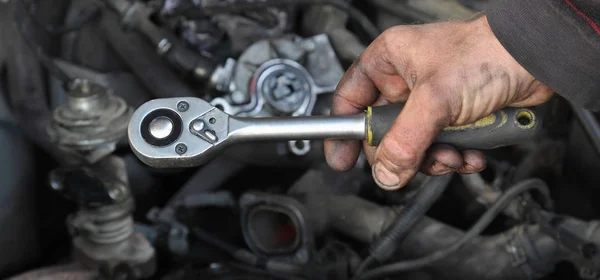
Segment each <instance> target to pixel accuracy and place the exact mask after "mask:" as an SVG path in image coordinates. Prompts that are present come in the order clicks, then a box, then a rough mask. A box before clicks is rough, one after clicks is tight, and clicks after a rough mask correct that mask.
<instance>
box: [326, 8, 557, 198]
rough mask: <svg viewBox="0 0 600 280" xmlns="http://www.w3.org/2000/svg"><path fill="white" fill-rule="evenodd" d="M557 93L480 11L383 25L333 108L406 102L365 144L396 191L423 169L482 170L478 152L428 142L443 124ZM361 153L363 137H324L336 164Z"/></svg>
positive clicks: (344, 110)
mask: <svg viewBox="0 0 600 280" xmlns="http://www.w3.org/2000/svg"><path fill="white" fill-rule="evenodd" d="M552 93H553V91H552V90H551V89H550V88H548V87H547V86H545V85H544V84H542V83H541V82H539V81H537V80H536V79H535V78H534V77H533V76H531V74H529V73H528V72H527V71H526V70H525V69H524V68H523V67H522V66H521V65H519V63H518V62H517V61H516V60H515V59H514V58H513V57H511V55H510V54H509V53H508V52H507V51H506V50H505V49H504V48H503V47H502V45H501V44H500V42H499V41H498V40H497V39H496V37H495V36H494V34H493V32H492V30H491V29H490V27H489V25H488V22H487V18H486V17H485V16H480V17H478V18H475V19H472V20H469V21H460V22H444V23H434V24H427V25H420V26H397V27H393V28H390V29H388V30H386V31H385V32H384V33H382V34H381V35H380V36H379V37H378V38H377V39H376V40H375V41H374V42H373V43H372V44H371V45H370V46H369V47H368V48H367V49H366V50H365V51H364V53H363V54H362V55H361V57H360V58H359V59H358V60H357V61H356V62H355V63H354V64H353V65H352V66H351V67H350V69H349V70H348V71H347V72H346V74H345V75H344V77H343V78H342V80H341V81H340V84H339V85H338V88H337V90H336V93H335V95H334V99H333V107H332V114H335V115H345V114H354V113H358V112H362V111H364V109H365V108H366V107H367V106H370V105H373V106H379V105H385V104H388V103H396V102H406V105H405V107H404V109H403V110H402V113H401V114H400V115H399V116H398V118H397V119H396V121H395V123H394V125H393V126H392V128H391V129H390V131H389V132H388V133H387V135H386V136H385V137H384V139H383V141H382V142H381V144H380V145H379V146H378V147H377V148H374V147H369V146H367V145H366V143H363V149H364V151H365V154H366V156H367V159H368V160H369V163H370V164H371V166H372V169H373V175H374V177H375V181H376V182H377V184H378V185H379V186H380V187H382V188H383V189H386V190H395V189H398V188H401V187H402V186H404V185H405V184H406V183H407V182H408V181H409V180H410V179H411V178H412V177H413V176H414V175H415V173H416V172H417V171H418V170H420V171H421V172H423V173H425V174H428V175H443V174H447V173H449V172H455V171H456V172H460V173H473V172H479V171H481V170H483V169H484V168H485V165H486V162H485V158H484V156H483V154H482V153H481V152H479V151H476V150H463V151H457V150H456V149H453V148H452V147H449V146H447V145H436V146H431V145H432V142H433V140H434V139H435V138H436V136H437V135H438V133H439V132H440V131H441V130H442V129H443V128H444V127H446V126H449V125H465V124H469V123H472V122H474V121H476V120H478V119H480V118H482V117H485V116H487V115H489V114H491V113H493V112H494V111H497V110H499V109H502V108H504V107H506V106H515V107H520V106H534V105H538V104H541V103H543V102H545V101H546V100H548V99H549V98H550V97H551V96H552ZM359 152H360V143H359V142H358V141H349V140H343V141H342V140H328V141H326V143H325V153H326V154H325V155H326V158H327V161H328V163H329V165H331V166H332V167H333V168H335V169H337V170H347V169H350V168H351V167H352V166H354V164H355V163H356V160H357V158H358V155H359Z"/></svg>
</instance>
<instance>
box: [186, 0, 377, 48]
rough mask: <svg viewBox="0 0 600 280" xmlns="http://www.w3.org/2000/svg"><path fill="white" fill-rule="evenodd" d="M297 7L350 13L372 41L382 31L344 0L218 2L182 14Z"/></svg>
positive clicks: (192, 16)
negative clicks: (314, 7) (320, 8)
mask: <svg viewBox="0 0 600 280" xmlns="http://www.w3.org/2000/svg"><path fill="white" fill-rule="evenodd" d="M296 5H330V6H333V7H336V8H338V9H340V10H343V11H345V12H346V13H348V16H349V17H350V18H351V19H352V20H354V21H356V23H358V24H359V25H360V26H361V28H362V29H363V31H364V32H365V33H366V34H367V35H368V36H369V37H370V39H371V40H373V39H375V38H377V37H378V36H379V34H380V33H381V32H380V30H379V29H378V28H377V27H376V26H375V25H374V24H373V23H372V22H371V20H370V19H369V18H368V17H367V16H366V15H365V14H364V13H363V12H361V11H360V10H358V9H357V8H355V7H353V6H352V5H350V4H349V3H348V2H346V1H343V0H263V1H253V2H247V1H235V2H234V3H231V2H216V3H214V4H209V5H205V6H202V7H200V8H196V9H188V10H186V11H181V13H182V14H183V15H184V16H186V17H188V18H194V17H197V16H200V17H204V16H207V15H214V14H223V13H236V12H244V11H248V10H255V9H264V8H268V7H275V6H279V7H281V6H296Z"/></svg>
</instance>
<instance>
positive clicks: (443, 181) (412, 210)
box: [356, 174, 452, 275]
mask: <svg viewBox="0 0 600 280" xmlns="http://www.w3.org/2000/svg"><path fill="white" fill-rule="evenodd" d="M450 180H452V174H448V175H444V176H438V177H429V178H428V179H427V180H426V181H425V182H424V183H423V185H422V186H421V189H420V190H419V192H418V193H417V195H416V196H415V198H413V199H412V200H411V201H410V202H409V203H408V205H406V207H405V208H404V209H403V210H402V212H401V213H400V214H399V215H398V217H397V218H396V220H395V221H394V223H393V224H392V225H391V226H390V227H388V228H387V229H386V230H385V231H384V232H383V233H382V234H381V236H380V237H379V238H378V239H377V240H376V241H375V242H373V243H372V244H371V246H370V248H369V254H370V256H369V257H368V258H367V259H365V261H364V262H363V264H361V266H360V267H359V269H358V270H357V271H356V275H360V273H362V272H363V271H364V270H366V269H367V268H368V266H369V265H370V263H372V262H374V261H380V262H382V261H385V260H387V259H389V258H390V257H391V256H392V255H393V254H394V252H395V251H396V249H397V248H398V246H400V244H402V241H404V239H405V238H406V236H408V234H409V233H410V231H411V229H412V228H413V226H414V225H415V224H417V223H418V222H419V221H421V219H422V218H423V217H424V216H425V214H426V213H427V211H429V209H430V208H431V206H433V204H434V203H435V202H436V201H437V200H438V198H439V197H440V196H441V195H442V193H444V191H445V190H446V188H447V187H448V185H449V184H450Z"/></svg>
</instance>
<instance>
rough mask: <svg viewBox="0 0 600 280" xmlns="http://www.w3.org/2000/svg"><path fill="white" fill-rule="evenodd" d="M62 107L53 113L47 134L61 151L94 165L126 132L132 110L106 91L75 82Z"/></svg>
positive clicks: (89, 84) (106, 89)
mask: <svg viewBox="0 0 600 280" xmlns="http://www.w3.org/2000/svg"><path fill="white" fill-rule="evenodd" d="M67 94H68V98H67V102H66V104H64V105H62V106H59V107H58V108H56V109H55V110H54V113H53V115H52V122H51V123H50V125H49V126H48V128H47V133H48V135H49V136H50V139H51V141H52V142H53V143H55V144H56V145H57V146H59V147H60V148H61V149H63V150H65V151H68V152H71V153H74V154H75V155H77V156H79V157H81V158H83V159H84V160H85V161H87V162H90V163H94V162H97V161H98V160H100V159H101V158H102V157H104V156H106V155H108V154H110V153H111V152H113V151H114V150H115V148H116V144H117V142H118V141H120V140H121V139H122V138H123V137H124V136H125V134H126V132H127V124H128V121H129V118H130V117H131V114H132V112H133V110H132V109H131V108H130V107H129V106H128V105H127V103H126V102H125V101H124V100H123V99H122V98H120V97H117V96H114V95H113V93H112V92H111V90H110V89H108V88H105V87H103V86H100V85H98V84H95V83H91V82H89V81H88V80H83V79H77V80H74V81H73V82H72V84H71V85H70V90H69V92H68V93H67Z"/></svg>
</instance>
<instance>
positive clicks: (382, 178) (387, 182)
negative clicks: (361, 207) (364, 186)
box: [373, 162, 400, 189]
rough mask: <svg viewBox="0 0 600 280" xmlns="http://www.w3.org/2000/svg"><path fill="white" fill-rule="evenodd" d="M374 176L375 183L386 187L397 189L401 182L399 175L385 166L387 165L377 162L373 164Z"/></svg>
mask: <svg viewBox="0 0 600 280" xmlns="http://www.w3.org/2000/svg"><path fill="white" fill-rule="evenodd" d="M373 178H374V179H375V183H377V185H379V186H380V187H382V188H384V189H395V188H397V187H398V185H399V184H400V178H398V175H396V174H394V173H393V172H391V171H389V170H388V169H387V168H385V165H383V164H381V163H379V162H377V163H375V165H373Z"/></svg>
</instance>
